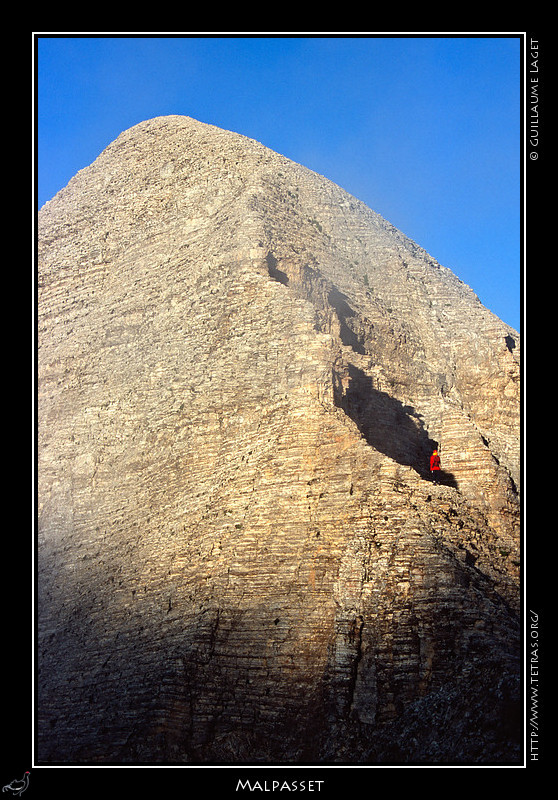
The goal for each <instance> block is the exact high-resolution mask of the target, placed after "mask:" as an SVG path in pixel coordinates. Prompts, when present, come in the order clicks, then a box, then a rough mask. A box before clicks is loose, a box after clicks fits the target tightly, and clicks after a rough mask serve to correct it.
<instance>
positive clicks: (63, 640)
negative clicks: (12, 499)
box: [37, 117, 521, 764]
mask: <svg viewBox="0 0 558 800" xmlns="http://www.w3.org/2000/svg"><path fill="white" fill-rule="evenodd" d="M38 262H39V269H38V273H39V293H38V410H39V418H38V731H37V733H38V759H39V761H41V762H52V763H54V762H63V763H81V762H90V763H154V764H156V763H200V764H204V763H207V764H208V763H253V764H258V763H292V764H296V763H322V762H324V763H349V764H366V763H369V764H373V763H463V764H467V763H488V762H495V763H514V762H515V761H516V760H517V759H518V758H519V752H520V744H519V742H520V739H521V728H520V719H519V717H518V715H517V709H518V707H519V706H518V703H519V701H520V694H519V676H518V663H519V634H520V628H519V594H518V592H519V557H520V551H519V531H518V519H519V505H518V492H519V477H520V475H519V442H520V437H519V339H518V334H517V333H516V332H515V331H514V330H511V329H510V328H509V327H507V326H506V325H505V324H503V323H502V322H501V321H500V320H499V319H497V318H496V317H495V316H494V315H493V314H492V313H490V312H489V311H488V310H486V309H485V308H484V307H483V306H482V305H481V303H480V302H479V300H478V299H477V297H476V296H475V295H474V294H473V292H472V291H471V290H470V289H469V288H468V287H467V286H465V285H464V284H463V283H462V282H461V281H459V280H458V279H457V278H456V277H455V276H454V275H453V274H452V272H450V270H449V269H447V268H445V267H443V266H441V265H439V264H438V263H437V262H436V261H435V260H434V259H433V258H431V257H430V256H429V255H428V254H427V253H426V252H425V251H424V250H423V249H421V248H420V247H418V246H417V245H416V244H415V243H414V242H412V241H410V240H409V239H408V238H406V237H405V236H404V235H403V234H402V233H401V232H399V231H398V230H396V229H394V228H393V227H392V226H391V225H390V224H389V223H388V222H386V221H385V220H384V219H382V218H381V217H380V216H378V215H377V214H376V213H374V212H373V211H371V210H370V209H368V208H367V207H366V206H364V205H363V204H362V203H361V202H359V201H358V200H356V199H355V198H354V197H351V196H350V195H349V194H347V193H346V192H345V191H343V190H342V189H340V188H339V187H337V186H336V185H334V184H333V183H331V182H329V181H328V180H326V179H324V178H323V177H321V176H319V175H317V174H315V173H313V172H311V171H309V170H307V169H305V168H303V167H301V166H299V165H297V164H295V163H292V162H291V161H289V160H288V159H286V158H284V157H282V156H280V155H277V154H276V153H273V152H271V151H270V150H268V149H266V148H265V147H263V146H262V145H260V144H259V143H257V142H255V141H252V140H249V139H246V138H245V137H242V136H240V135H236V134H234V133H230V132H226V131H223V130H219V129H216V128H214V127H211V126H208V125H205V124H202V123H199V122H196V121H194V120H192V119H190V118H187V117H162V118H157V119H154V120H150V121H147V122H144V123H141V124H139V125H137V126H135V127H134V128H132V129H130V130H128V131H126V132H124V133H123V134H122V135H121V136H119V137H118V138H117V139H116V141H114V142H113V143H112V144H111V145H110V146H109V147H107V148H106V150H105V151H104V152H103V153H102V154H101V155H100V156H99V158H98V159H97V160H96V161H95V162H94V163H93V164H92V165H91V166H89V167H88V168H86V169H84V170H83V171H81V172H79V173H78V174H77V175H76V176H75V177H74V178H73V179H72V180H71V181H70V183H69V184H68V186H67V187H66V188H65V189H63V190H62V191H61V192H60V193H59V194H58V195H57V196H56V197H55V198H54V199H53V200H51V201H50V202H48V203H47V204H46V205H45V206H44V207H43V208H42V209H41V211H40V213H39V236H38ZM434 443H437V444H439V446H440V449H441V455H442V464H443V467H444V470H445V477H444V483H443V484H442V485H433V483H432V482H431V481H430V478H429V474H428V457H429V455H430V452H431V450H432V447H433V444H434Z"/></svg>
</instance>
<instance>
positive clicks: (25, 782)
mask: <svg viewBox="0 0 558 800" xmlns="http://www.w3.org/2000/svg"><path fill="white" fill-rule="evenodd" d="M28 786H29V772H26V773H25V774H24V776H23V778H22V779H21V780H20V781H18V780H15V781H12V782H11V783H7V784H6V785H5V786H3V787H2V791H3V792H11V793H12V794H13V795H14V797H15V796H17V795H20V794H21V793H22V792H24V791H25V790H26V789H27V787H28Z"/></svg>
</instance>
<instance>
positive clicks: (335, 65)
mask: <svg viewBox="0 0 558 800" xmlns="http://www.w3.org/2000/svg"><path fill="white" fill-rule="evenodd" d="M521 47H522V42H521V39H520V37H519V35H517V36H510V35H507V36H502V37H501V36H494V35H489V36H484V35H480V34H473V35H472V36H453V35H451V34H448V35H440V34H437V35H430V36H424V35H421V36H417V35H414V36H413V35H411V36H403V35H401V36H391V35H390V36H381V35H375V36H371V37H366V36H360V35H356V36H345V35H341V36H339V35H334V36H329V35H325V36H324V35H321V36H315V35H302V36H277V35H273V34H271V35H267V36H265V35H264V36H244V37H237V36H227V35H225V36H223V35H221V36H211V35H210V36H184V37H181V36H178V37H166V36H156V35H155V36H147V37H133V36H132V37H120V36H118V35H117V36H100V37H80V36H62V37H56V36H45V37H43V36H41V35H39V37H38V39H37V62H36V68H37V73H36V74H37V80H36V100H37V116H36V121H37V139H36V150H37V163H36V171H37V195H38V196H37V201H38V205H39V207H40V206H42V205H43V204H44V203H45V202H46V201H47V200H49V199H50V198H51V197H53V196H54V195H55V194H56V192H58V191H59V190H60V189H61V188H62V187H63V186H65V185H66V184H67V183H68V181H69V180H70V179H71V178H72V176H73V175H75V173H76V172H77V171H78V170H80V169H82V168H83V167H86V166H87V165H88V164H90V163H91V162H92V161H94V159H95V158H96V157H97V156H98V155H99V153H100V152H101V151H102V150H103V149H104V148H105V147H106V146H107V145H108V144H109V143H110V142H111V141H113V140H114V139H115V138H116V137H117V136H118V135H119V134H120V133H121V132H122V131H123V130H125V129H127V128H129V127H131V126H132V125H135V124H136V123H138V122H141V121H142V120H144V119H149V118H151V117H155V116H159V115H165V114H184V115H187V116H190V117H194V118H195V119H198V120H200V121H201V122H207V123H210V124H212V125H217V126H219V127H221V128H225V129H227V130H232V131H236V132H238V133H241V134H244V135H246V136H249V137H251V138H253V139H256V140H258V141H259V142H261V143H262V144H264V145H266V146H267V147H270V148H271V149H272V150H275V151H277V152H278V153H281V154H282V155H285V156H287V157H288V158H291V159H292V160H293V161H296V162H298V163H300V164H303V165H304V166H306V167H309V168H310V169H313V170H315V171H316V172H319V173H320V174H322V175H324V176H325V177H327V178H329V179H331V180H332V181H334V182H335V183H337V184H339V185H340V186H342V187H343V188H344V189H346V190H347V191H348V192H350V193H351V194H353V195H355V196H356V197H358V198H359V199H360V200H362V201H363V202H364V203H366V204H367V205H368V206H369V207H370V208H372V209H373V210H374V211H377V212H378V213H379V214H381V215H382V216H384V217H385V218H386V219H387V220H389V222H391V223H392V224H393V225H395V226H396V227H397V228H399V229H400V230H402V231H403V232H404V233H405V234H406V235H407V236H409V237H410V238H411V239H413V240H414V241H415V242H417V244H419V245H420V246H421V247H424V248H425V249H426V250H427V251H428V252H429V253H430V254H431V255H432V256H433V257H434V258H435V259H437V260H438V261H439V262H440V263H441V264H443V265H444V266H446V267H449V268H450V269H451V270H452V271H453V272H455V274H456V275H458V277H459V278H461V280H463V281H464V282H465V283H467V284H468V285H469V286H471V288H472V289H473V290H474V291H475V292H476V293H477V295H478V296H479V297H480V299H481V301H482V302H483V303H484V305H486V306H487V307H488V308H490V309H491V310H492V311H494V313H496V314H497V315H498V316H499V317H500V318H501V319H503V320H504V321H505V322H506V323H508V324H509V325H511V326H512V327H514V328H515V329H516V330H519V327H520V281H521V276H520V258H521V171H522V163H521V148H520V145H521V129H520V125H521V113H520V112H521V79H522V75H521Z"/></svg>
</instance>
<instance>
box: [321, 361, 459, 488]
mask: <svg viewBox="0 0 558 800" xmlns="http://www.w3.org/2000/svg"><path fill="white" fill-rule="evenodd" d="M348 377H349V383H348V386H347V387H346V389H345V391H344V392H342V391H341V389H340V388H338V390H337V391H336V396H335V404H336V405H337V406H338V407H339V408H342V409H343V411H345V413H346V414H347V415H348V416H349V417H350V418H351V419H352V420H353V421H354V422H355V423H356V425H357V426H358V429H359V430H360V432H361V434H362V435H363V436H364V438H365V439H366V441H367V442H368V444H369V445H371V446H372V447H374V448H375V449H376V450H378V451H379V452H381V453H383V454H384V455H386V456H389V458H392V459H393V460H394V461H397V463H398V464H403V465H405V466H409V467H412V468H413V469H414V470H415V471H416V472H418V474H419V475H420V476H421V477H422V478H424V479H425V480H431V479H432V473H431V472H430V456H431V454H432V451H433V450H434V449H435V448H436V447H437V446H438V445H437V442H435V441H434V440H433V439H431V438H430V436H429V435H428V431H427V430H426V428H425V426H424V422H423V419H422V416H421V415H420V414H419V413H418V412H417V411H416V409H415V408H413V406H408V405H403V403H401V402H400V401H399V400H397V399H396V398H394V397H391V396H390V395H389V394H387V393H386V392H383V391H380V390H379V389H375V388H374V385H373V381H372V378H370V376H368V375H366V373H365V372H363V371H362V370H360V369H359V368H358V367H355V366H354V365H352V364H351V365H349V369H348ZM438 482H439V483H440V484H443V485H444V486H452V487H453V488H455V489H457V488H458V487H457V481H456V480H455V477H454V476H453V475H452V474H451V473H449V472H446V471H445V470H443V471H441V474H440V477H439V479H438Z"/></svg>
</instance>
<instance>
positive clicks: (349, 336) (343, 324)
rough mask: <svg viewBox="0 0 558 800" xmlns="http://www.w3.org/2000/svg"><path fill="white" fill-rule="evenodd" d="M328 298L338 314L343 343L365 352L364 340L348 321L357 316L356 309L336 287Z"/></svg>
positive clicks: (356, 350) (359, 351) (357, 351)
mask: <svg viewBox="0 0 558 800" xmlns="http://www.w3.org/2000/svg"><path fill="white" fill-rule="evenodd" d="M327 299H328V302H329V303H330V305H331V306H332V307H333V308H334V309H335V313H336V314H337V318H338V320H339V325H340V332H339V335H340V337H341V341H342V342H343V344H344V345H347V347H352V349H353V350H354V351H355V353H365V352H366V351H365V349H364V347H363V344H362V342H361V341H360V340H359V338H358V336H357V335H356V333H355V332H354V330H353V329H352V328H351V326H350V324H349V322H348V320H350V319H351V317H354V316H355V311H353V309H352V308H351V307H350V305H349V304H348V303H347V297H345V295H344V294H341V292H340V291H339V290H338V289H336V288H335V287H334V288H333V289H331V291H330V292H329V294H328V296H327Z"/></svg>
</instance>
